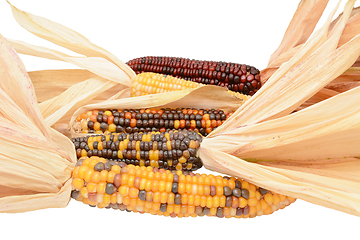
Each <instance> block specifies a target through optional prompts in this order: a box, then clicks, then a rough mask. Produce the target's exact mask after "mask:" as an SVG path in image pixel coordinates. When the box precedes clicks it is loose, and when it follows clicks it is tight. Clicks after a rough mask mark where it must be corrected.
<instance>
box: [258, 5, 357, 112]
mask: <svg viewBox="0 0 360 240" xmlns="http://www.w3.org/2000/svg"><path fill="white" fill-rule="evenodd" d="M327 2H328V1H327V0H319V1H302V2H301V3H300V4H299V7H298V9H297V11H296V12H295V14H294V16H293V19H292V20H291V22H290V24H289V26H288V29H287V30H286V32H285V34H284V37H283V40H282V42H281V43H280V45H279V47H278V48H277V49H276V50H275V52H274V53H273V54H272V55H271V57H270V60H269V63H268V66H267V67H266V68H265V69H263V70H262V71H261V73H260V75H261V81H262V82H263V83H265V82H266V81H267V80H268V79H269V78H270V77H271V76H272V75H273V74H274V72H275V71H276V70H277V69H279V67H280V66H281V65H282V64H283V63H285V62H286V61H289V60H290V59H291V58H292V57H293V56H294V55H295V54H296V53H297V52H298V51H299V50H300V49H301V48H302V47H303V45H304V44H305V42H306V41H307V40H308V39H309V37H310V35H311V33H312V31H313V30H314V27H315V25H316V23H317V21H318V20H319V18H320V16H321V14H322V12H323V10H324V8H325V6H326V4H327ZM339 3H340V2H339ZM341 17H342V14H341V15H340V16H339V17H337V18H336V19H335V20H333V21H332V22H331V24H330V26H329V28H328V30H327V31H328V36H326V35H324V34H323V38H324V39H326V38H329V37H330V35H331V32H332V31H333V30H334V27H335V26H336V24H338V22H339V20H340V19H341ZM359 24H360V8H359V7H358V8H354V9H352V11H351V14H350V16H349V18H348V19H347V22H346V25H345V27H344V29H343V30H342V33H341V37H340V40H339V41H338V46H337V47H341V46H342V45H344V44H345V43H346V42H348V41H349V40H350V39H351V38H353V37H354V36H356V35H357V34H358V33H359V30H358V29H359ZM320 31H323V30H320ZM316 34H317V33H314V35H316ZM357 64H358V60H357V61H356V62H355V63H354V64H353V66H352V67H350V68H349V70H348V71H345V72H343V73H342V74H341V75H340V76H338V77H337V78H335V79H334V80H333V81H332V82H330V83H329V84H328V85H326V86H325V87H324V88H323V89H321V90H320V91H319V92H318V93H316V94H315V95H314V96H313V97H312V98H310V99H309V100H308V101H306V102H305V103H303V104H302V105H301V106H300V107H299V108H298V110H299V109H302V108H305V107H307V106H310V105H312V104H315V103H317V102H320V101H322V100H325V99H327V98H329V97H331V96H334V95H336V94H338V93H341V92H343V91H346V90H349V89H351V88H354V87H356V86H360V77H359V76H360V72H359V69H357V68H354V67H355V66H357ZM328 90H331V94H329V93H330V92H329V91H328Z"/></svg>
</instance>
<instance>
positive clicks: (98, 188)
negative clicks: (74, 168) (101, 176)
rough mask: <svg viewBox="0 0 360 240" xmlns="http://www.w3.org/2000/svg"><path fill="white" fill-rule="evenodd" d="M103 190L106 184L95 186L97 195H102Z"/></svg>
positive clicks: (101, 183) (100, 183)
mask: <svg viewBox="0 0 360 240" xmlns="http://www.w3.org/2000/svg"><path fill="white" fill-rule="evenodd" d="M105 188H106V182H99V183H98V184H97V189H96V192H97V193H99V194H104V193H105Z"/></svg>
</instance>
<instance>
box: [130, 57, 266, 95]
mask: <svg viewBox="0 0 360 240" xmlns="http://www.w3.org/2000/svg"><path fill="white" fill-rule="evenodd" d="M127 64H128V65H129V66H130V67H131V68H132V69H133V70H134V71H135V73H136V74H139V73H142V72H154V73H162V74H166V75H171V76H173V77H178V78H182V79H185V80H190V81H192V82H197V83H202V84H210V85H218V86H221V87H227V88H228V89H229V90H231V91H234V92H240V93H243V94H246V95H253V94H254V93H255V92H256V91H257V90H258V89H260V87H261V82H260V75H259V73H260V72H259V70H258V69H256V68H255V67H252V66H249V65H245V64H237V63H227V62H215V61H199V60H194V59H188V58H176V57H142V58H135V59H133V60H130V61H129V62H127Z"/></svg>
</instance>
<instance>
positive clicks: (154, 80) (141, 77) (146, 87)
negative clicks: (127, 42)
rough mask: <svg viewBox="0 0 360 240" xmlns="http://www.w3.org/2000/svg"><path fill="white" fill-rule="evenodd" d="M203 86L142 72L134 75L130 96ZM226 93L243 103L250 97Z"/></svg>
mask: <svg viewBox="0 0 360 240" xmlns="http://www.w3.org/2000/svg"><path fill="white" fill-rule="evenodd" d="M202 85H204V84H202V83H196V82H191V81H187V80H185V79H181V78H177V77H173V76H170V75H164V74H159V73H152V72H144V73H140V74H138V75H136V77H135V78H134V80H133V82H132V84H131V96H132V97H137V96H142V95H148V94H154V93H163V92H172V91H179V90H184V89H189V88H198V87H200V86H202ZM228 93H229V94H230V95H232V96H235V97H237V98H238V99H239V100H241V101H243V102H245V101H247V100H248V99H250V95H245V94H243V93H240V92H234V91H230V90H228Z"/></svg>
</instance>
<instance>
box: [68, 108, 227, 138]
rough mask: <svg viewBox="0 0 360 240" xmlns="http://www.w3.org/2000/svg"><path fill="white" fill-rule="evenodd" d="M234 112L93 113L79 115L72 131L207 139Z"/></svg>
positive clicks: (157, 109)
mask: <svg viewBox="0 0 360 240" xmlns="http://www.w3.org/2000/svg"><path fill="white" fill-rule="evenodd" d="M232 113H233V111H223V110H220V109H193V108H177V109H169V108H167V109H160V108H151V109H120V110H118V109H115V110H93V111H88V112H85V113H83V114H81V115H80V116H78V117H77V118H76V122H75V124H74V126H73V129H74V130H75V132H78V133H90V134H104V133H105V134H106V133H112V132H117V133H120V132H127V133H134V132H151V131H155V132H157V131H159V132H166V131H169V130H176V129H188V130H194V131H195V132H199V133H200V134H201V135H203V136H207V135H208V134H209V133H210V132H211V131H212V130H214V129H215V128H217V127H219V126H220V125H221V124H222V123H223V122H224V121H225V120H226V119H228V118H229V117H230V116H231V114H232Z"/></svg>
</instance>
